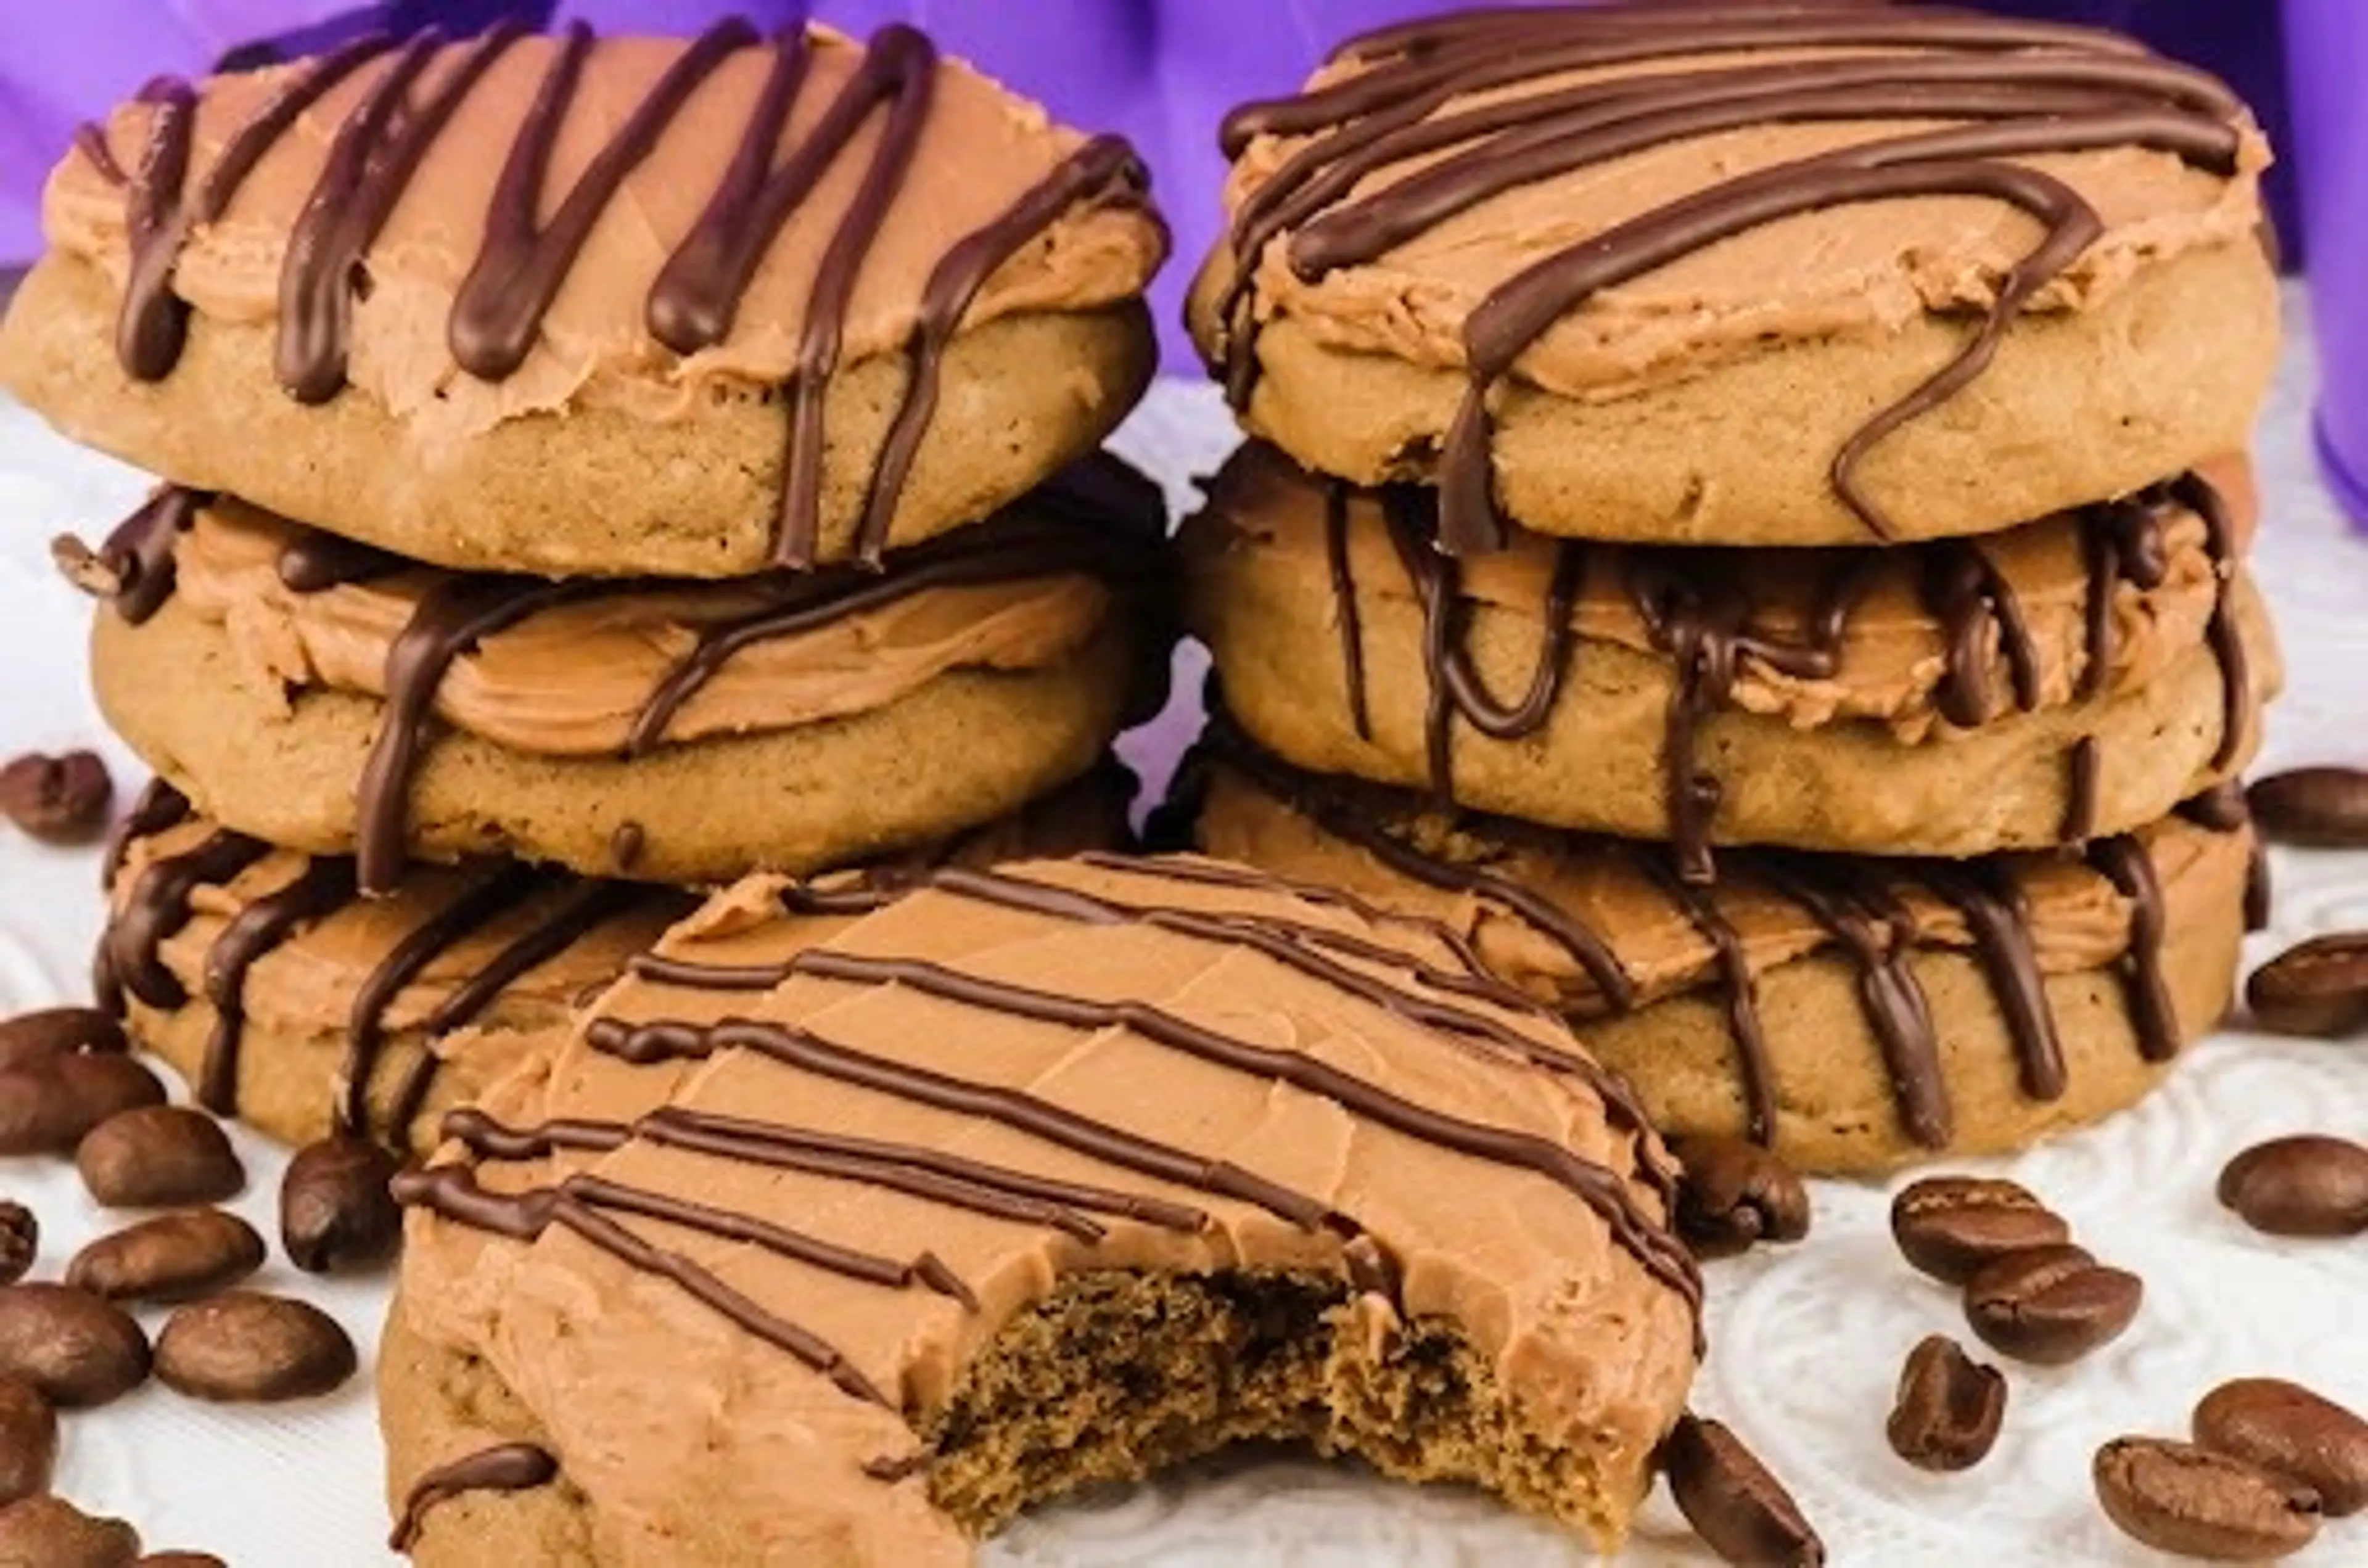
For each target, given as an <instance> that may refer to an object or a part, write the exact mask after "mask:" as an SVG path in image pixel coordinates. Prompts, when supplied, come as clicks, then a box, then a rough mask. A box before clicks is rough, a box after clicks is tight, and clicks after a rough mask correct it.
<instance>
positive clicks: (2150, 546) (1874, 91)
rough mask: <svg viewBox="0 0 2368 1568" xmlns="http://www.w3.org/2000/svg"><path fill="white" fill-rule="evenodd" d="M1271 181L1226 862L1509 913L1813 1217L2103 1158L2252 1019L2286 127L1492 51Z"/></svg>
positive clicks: (2093, 74) (1303, 132) (1931, 41)
mask: <svg viewBox="0 0 2368 1568" xmlns="http://www.w3.org/2000/svg"><path fill="white" fill-rule="evenodd" d="M1224 145H1225V148H1226V151H1227V153H1228V154H1229V156H1231V157H1232V158H1233V160H1234V167H1233V171H1232V175H1231V177H1230V180H1229V183H1228V187H1227V206H1228V210H1229V213H1230V218H1231V232H1230V236H1229V239H1228V240H1227V242H1226V243H1224V244H1222V245H1221V246H1220V248H1219V250H1218V252H1217V254H1216V255H1215V256H1213V257H1212V258H1211V260H1210V261H1209V263H1208V265H1207V267H1205V268H1204V269H1203V271H1202V272H1201V275H1200V278H1199V279H1198V281H1197V284H1196V286H1195V289H1194V292H1193V298H1192V303H1191V312H1190V314H1191V324H1192V327H1193V330H1194V333H1195V335H1196V337H1197V339H1198V341H1199V342H1200V344H1201V347H1202V349H1203V351H1204V353H1205V354H1206V356H1207V358H1208V359H1209V362H1210V364H1211V366H1212V369H1214V370H1215V371H1216V372H1217V373H1218V374H1220V375H1222V376H1223V377H1224V379H1225V381H1226V383H1227V388H1228V391H1229V392H1230V394H1231V398H1232V402H1233V404H1234V407H1235V410H1236V412H1237V414H1238V415H1239V417H1240V419H1241V422H1242V423H1243V425H1244V426H1246V428H1247V430H1248V432H1249V433H1250V434H1251V436H1252V437H1253V440H1252V444H1250V445H1249V446H1247V447H1246V448H1244V449H1242V450H1241V451H1240V452H1239V453H1238V454H1237V455H1236V456H1235V458H1234V459H1233V460H1232V461H1231V462H1230V463H1229V464H1228V465H1227V466H1226V468H1225V469H1224V472H1222V473H1220V474H1219V475H1218V476H1217V478H1216V480H1215V481H1214V483H1213V484H1212V487H1211V489H1210V493H1209V497H1208V504H1207V506H1206V509H1205V510H1204V511H1203V512H1202V513H1201V516H1200V517H1197V518H1196V519H1194V520H1193V521H1192V522H1191V523H1190V524H1189V525H1188V528H1187V530H1186V534H1185V540H1184V544H1185V553H1186V555H1187V558H1188V565H1187V575H1188V579H1189V584H1190V587H1189V593H1190V611H1189V615H1190V620H1191V623H1192V625H1193V628H1194V630H1195V631H1197V632H1198V633H1199V634H1200V635H1201V637H1202V638H1203V639H1204V640H1205V641H1206V642H1208V643H1209V645H1210V647H1211V649H1212V652H1213V654H1214V660H1215V666H1216V671H1217V674H1218V676H1219V681H1220V689H1221V694H1222V700H1221V703H1220V704H1219V708H1220V710H1219V711H1218V712H1217V713H1216V716H1215V718H1214V720H1213V722H1212V733H1211V737H1210V740H1209V743H1208V744H1207V746H1206V748H1205V751H1206V756H1205V757H1204V759H1203V766H1201V767H1199V768H1197V769H1195V770H1194V776H1195V778H1197V782H1198V789H1197V804H1198V808H1199V815H1198V834H1199V841H1200V843H1201V845H1202V846H1204V847H1205V848H1207V849H1208V850H1209V851H1210V852H1211V853H1213V854H1218V855H1223V856H1226V857H1230V858H1238V859H1242V860H1246V861H1249V862H1252V863H1254V864H1258V865H1261V866H1264V867H1267V868H1269V869H1273V870H1275V871H1278V872H1281V873H1287V874H1289V875H1292V876H1294V877H1304V878H1308V879H1312V880H1319V881H1326V882H1331V883H1336V884H1338V885H1340V886H1342V887H1345V888H1347V889H1349V890H1350V891H1351V892H1354V893H1355V894H1357V895H1358V896H1359V897H1360V898H1362V899H1364V900H1367V901H1369V902H1370V903H1373V904H1376V905H1380V906H1383V907H1386V908H1390V909H1394V910H1397V911H1401V912H1407V913H1416V914H1420V915H1426V916H1431V917H1435V918H1438V919H1440V920H1443V921H1446V922H1448V923H1450V924H1451V925H1452V926H1454V927H1455V928H1456V929H1458V930H1459V931H1460V932H1462V933H1463V937H1464V938H1465V939H1466V940H1467V941H1468V942H1469V943H1470V944H1471V945H1472V947H1473V949H1474V951H1475V952H1476V953H1477V954H1478V955H1479V956H1480V957H1481V958H1482V959H1483V960H1485V961H1486V965H1487V967H1488V968H1489V969H1490V970H1491V971H1494V972H1495V973H1496V974H1497V975H1499V976H1500V977H1502V978H1504V979H1506V980H1508V981H1509V982H1511V983H1514V984H1516V985H1518V986H1520V988H1521V989H1523V990H1525V991H1527V992H1528V993H1530V994H1532V995H1533V996H1535V997H1537V998H1538V999H1540V1000H1542V1001H1544V1002H1546V1003H1548V1004H1549V1005H1551V1006H1554V1007H1555V1008H1557V1009H1559V1010H1561V1011H1563V1012H1565V1013H1566V1014H1568V1015H1570V1016H1571V1017H1575V1018H1579V1019H1582V1020H1584V1021H1585V1027H1584V1028H1583V1031H1582V1032H1583V1034H1584V1035H1585V1038H1586V1039H1587V1040H1588V1041H1589V1043H1590V1044H1591V1045H1592V1046H1593V1047H1594V1048H1595V1049H1596V1050H1597V1051H1599V1052H1600V1054H1601V1055H1602V1056H1603V1057H1604V1058H1605V1059H1606V1060H1607V1061H1608V1062H1611V1063H1612V1064H1614V1065H1616V1066H1617V1067H1619V1068H1620V1069H1622V1071H1624V1072H1625V1073H1626V1074H1628V1075H1629V1076H1630V1077H1631V1078H1632V1079H1633V1080H1634V1083H1635V1085H1636V1086H1637V1088H1638V1090H1639V1091H1640V1093H1641V1095H1642V1096H1643V1098H1644V1101H1645V1105H1646V1106H1647V1108H1649V1109H1650V1110H1651V1111H1652V1113H1653V1114H1654V1116H1655V1118H1656V1120H1657V1121H1658V1122H1659V1123H1660V1125H1661V1126H1662V1128H1663V1130H1664V1131H1668V1132H1671V1133H1674V1134H1677V1135H1679V1136H1682V1137H1692V1136H1701V1135H1742V1136H1747V1137H1749V1138H1751V1139H1754V1140H1757V1141H1759V1142H1762V1143H1766V1144H1772V1145H1773V1146H1775V1147H1777V1148H1778V1149H1780V1150H1782V1152H1783V1153H1786V1154H1788V1155H1789V1156H1791V1157H1792V1158H1793V1161H1794V1163H1795V1164H1797V1165H1802V1166H1804V1167H1805V1168H1808V1169H1812V1170H1823V1171H1864V1170H1875V1169H1881V1168H1884V1167H1887V1166H1890V1165H1896V1164H1899V1163H1901V1162H1904V1161H1907V1160H1910V1159H1914V1158H1918V1157H1927V1156H1930V1155H1934V1154H1937V1153H1941V1152H1942V1151H1952V1152H1955V1153H1973V1152H1979V1151H1992V1150H2002V1149H2006V1148H2010V1147H2013V1146H2016V1145H2019V1144H2021V1143H2022V1142H2026V1141H2028V1140H2030V1139H2032V1138H2033V1137H2035V1136H2038V1135H2041V1134H2044V1133H2045V1132H2048V1131H2053V1130H2055V1129H2058V1128H2062V1127H2065V1126H2068V1125H2072V1124H2075V1123H2078V1122H2080V1121H2083V1120H2086V1119H2091V1118H2094V1117H2096V1116H2098V1115H2100V1114H2102V1113H2104V1112H2106V1111H2109V1110H2111V1109H2113V1108H2117V1107H2120V1106H2122V1105H2124V1104H2127V1103H2129V1102H2130V1101H2132V1100H2133V1099H2135V1098H2136V1097H2137V1096H2139V1095H2140V1094H2142V1093H2143V1092H2144V1091H2145V1090H2146V1088H2147V1087H2148V1086H2149V1085H2152V1084H2154V1083H2155V1082H2157V1080H2158V1078H2159V1077H2160V1075H2161V1074H2162V1072H2163V1070H2164V1066H2165V1064H2166V1063H2167V1062H2169V1060H2170V1058H2171V1057H2172V1056H2173V1055H2174V1054H2175V1053H2176V1052H2177V1051H2178V1050H2179V1049H2180V1045H2181V1043H2182V1042H2183V1041H2185V1040H2189V1039H2191V1038H2192V1037H2193V1036H2194V1035H2195V1034H2197V1033H2198V1032H2199V1031H2200V1030H2203V1029H2204V1028H2208V1027H2209V1026H2211V1025H2212V1024H2213V1023H2214V1021H2215V1020H2216V1019H2217V1017H2219V1016H2220V1013H2221V1011H2222V1009H2223V1008H2224V1007H2225V1006H2226V1003H2227V1001H2228V998H2229V994H2230V982H2231V977H2232V971H2233V970H2234V966H2235V962H2236V955H2237V944H2238V940H2239V937H2241V935H2242V933H2243V931H2244V929H2245V926H2246V918H2247V906H2248V896H2249V897H2251V898H2255V899H2257V898H2258V897H2259V895H2260V889H2259V887H2258V885H2252V884H2253V878H2252V875H2251V872H2250V866H2251V859H2252V857H2251V837H2250V834H2249V831H2248V827H2247V824H2246V823H2245V820H2244V812H2243V804H2242V800H2241V797H2239V796H2238V795H2237V792H2236V790H2235V787H2234V782H2233V780H2234V778H2235V776H2236V773H2237V769H2238V768H2239V767H2241V766H2242V765H2243V764H2244V763H2245V762H2246V760H2247V759H2248V756H2250V755H2251V753H2252V751H2253V748H2254V745H2255V744H2256V740H2257V736H2258V733H2259V717H2260V708H2261V704H2262V702H2263V700H2264V699H2267V698H2268V697H2270V696H2271V695H2272V694H2273V692H2274V690H2275V689H2276V687H2277V685H2278V681H2279V667H2278V660H2277V654H2276V650H2275V646H2274V643H2273V642H2272V640H2271V632H2270V628H2269V626H2268V624H2267V622H2266V620H2265V619H2264V615H2263V611H2262V608H2261V604H2260V599H2259V597H2257V595H2256V594H2255V592H2254V589H2253V587H2252V585H2251V584H2250V582H2249V581H2248V578H2247V577H2246V574H2245V572H2244V567H2243V557H2244V551H2245V547H2246V545H2247V542H2248V538H2249V536H2250V533H2251V531H2252V528H2253V523H2254V510H2255V507H2254V499H2253V491H2252V487H2251V485H2250V483H2249V475H2248V468H2247V464H2246V460H2245V457H2244V450H2245V447H2246V443H2247V440H2248V430H2249V427H2250V425H2251V422H2252V420H2253V417H2254V415H2255V413H2256V410H2257V408H2258V406H2259V404H2260V399H2261V396H2262V394H2263V392H2264V390H2265V386H2266V383H2267V381H2268V378H2269V374H2270V370H2271V360H2272V358H2273V356H2274V354H2275V350H2276V338H2277V330H2278V304H2277V296H2276V290H2275V286H2274V279H2273V276H2272V271H2271V266H2270V264H2269V262H2268V260H2267V259H2266V257H2265V255H2264V250H2263V245H2262V242H2261V239H2260V225H2261V222H2262V217H2261V208H2260V199H2259V194H2258V189H2257V185H2258V180H2259V176H2260V171H2261V169H2262V167H2263V165H2264V164H2265V163H2266V162H2267V158H2268V153H2267V149H2266V147H2265V145H2264V143H2263V142H2262V139H2261V136H2260V132H2259V131H2258V129H2257V128H2256V127H2255V125H2254V123H2253V121H2252V119H2251V118H2250V116H2249V115H2248V113H2247V111H2246V110H2245V108H2244V107H2243V106H2242V105H2241V104H2240V103H2239V102H2237V99H2236V98H2235V97H2233V96H2232V95H2231V94H2230V93H2229V92H2228V91H2227V89H2226V88H2225V87H2224V86H2223V85H2221V84H2219V83H2218V82H2216V81H2214V80H2213V79H2212V78H2210V77H2209V76H2206V75H2204V74H2201V73H2199V72H2195V71H2192V70H2190V69H2187V68H2185V67H2182V66H2180V65H2177V64H2174V63H2172V62H2169V61H2165V60H2161V59H2157V58H2156V57H2154V56H2152V55H2150V54H2148V53H2146V51H2144V50H2142V49H2141V48H2139V47H2138V46H2137V45H2135V43H2132V42H2131V41H2129V40H2123V39H2119V38H2115V37H2112V36H2110V35H2104V34H2100V33H2096V32H2091V31H2089V30H2086V29H2081V28H2067V27H2060V26H2051V25H2041V24H2032V23H2022V22H2014V21H2006V20H1999V19H1995V18H1987V17H1979V16H1975V15H1971V14H1960V13H1953V12H1939V11H1928V10H1925V9H1921V8H1918V9H1912V10H1910V9H1900V10H1892V9H1888V8H1884V7H1868V6H1822V5H1809V6H1785V7H1782V8H1780V9H1779V10H1776V11H1771V10H1767V9H1743V8H1725V9H1721V8H1716V7H1683V8H1669V7H1658V8H1656V7H1647V6H1637V7H1624V6H1614V7H1609V8H1605V7H1577V8H1552V9H1545V10H1505V9H1494V8H1484V9H1480V10H1474V11H1471V12H1468V13H1464V14H1462V15H1459V16H1451V17H1441V18H1439V19H1437V20H1431V21H1417V22H1412V23H1408V24H1406V25H1403V26H1399V27H1395V28H1389V29H1387V30H1384V31H1381V32H1377V33H1373V34H1371V35H1368V36H1366V37H1363V38H1360V39H1356V40H1351V41H1349V43H1347V44H1344V45H1343V46H1342V47H1341V48H1340V49H1339V50H1338V51H1337V52H1336V53H1335V54H1334V55H1333V56H1332V57H1331V59H1330V61H1329V62H1327V63H1326V65H1324V66H1323V67H1322V68H1321V69H1320V70H1319V71H1318V73H1317V74H1316V75H1315V77H1314V79H1313V80H1312V81H1311V82H1310V83H1309V84H1308V85H1307V86H1306V88H1305V89H1304V91H1303V92H1301V93H1300V94H1298V95H1297V96H1294V97H1289V98H1285V99H1281V100H1278V101H1274V102H1269V103H1259V104H1253V105H1250V106H1247V107H1246V108H1242V109H1240V110H1238V111H1237V112H1236V113H1235V114H1234V115H1233V116H1232V117H1231V118H1230V119H1229V120H1228V122H1227V124H1226V126H1225V129H1224ZM2248 886H2249V893H2248Z"/></svg>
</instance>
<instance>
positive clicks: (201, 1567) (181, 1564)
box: [131, 1551, 230, 1568]
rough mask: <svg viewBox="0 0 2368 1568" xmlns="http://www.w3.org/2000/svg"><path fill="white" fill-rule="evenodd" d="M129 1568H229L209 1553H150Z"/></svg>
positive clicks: (225, 1563)
mask: <svg viewBox="0 0 2368 1568" xmlns="http://www.w3.org/2000/svg"><path fill="white" fill-rule="evenodd" d="M131 1568H230V1564H229V1563H227V1562H223V1561H222V1559H221V1558H219V1557H216V1556H215V1555H214V1554H213V1553H212V1552H211V1551H152V1552H150V1553H149V1554H148V1555H147V1556H145V1557H143V1558H142V1559H141V1560H140V1561H139V1562H135V1563H133V1564H132V1565H131Z"/></svg>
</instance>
